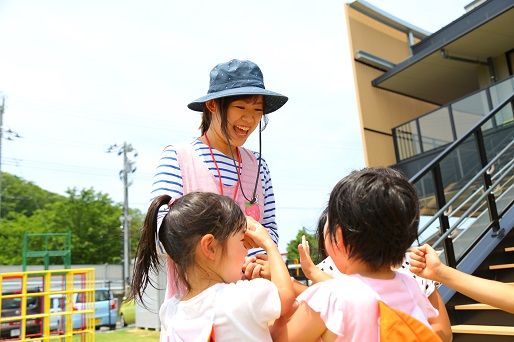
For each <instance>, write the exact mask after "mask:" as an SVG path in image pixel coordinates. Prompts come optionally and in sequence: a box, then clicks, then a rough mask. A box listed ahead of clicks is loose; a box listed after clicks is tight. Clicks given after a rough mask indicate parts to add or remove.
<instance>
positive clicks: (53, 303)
mask: <svg viewBox="0 0 514 342" xmlns="http://www.w3.org/2000/svg"><path fill="white" fill-rule="evenodd" d="M65 303H66V297H65V295H63V294H54V295H50V313H54V312H61V311H64V309H65ZM64 322H65V316H64V315H63V316H50V331H56V330H58V331H59V332H62V331H64V324H65V323H64Z"/></svg>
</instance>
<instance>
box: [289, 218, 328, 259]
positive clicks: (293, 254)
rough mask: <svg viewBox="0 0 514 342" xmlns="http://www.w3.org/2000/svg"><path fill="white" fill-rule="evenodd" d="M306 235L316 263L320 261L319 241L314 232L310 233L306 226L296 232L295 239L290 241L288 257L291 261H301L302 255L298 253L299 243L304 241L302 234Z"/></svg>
mask: <svg viewBox="0 0 514 342" xmlns="http://www.w3.org/2000/svg"><path fill="white" fill-rule="evenodd" d="M303 235H305V239H306V240H307V241H308V242H309V246H310V255H311V258H312V261H314V263H316V264H317V263H318V262H320V261H321V260H318V259H319V258H318V241H317V240H316V236H315V235H314V234H310V233H309V232H308V231H307V229H306V228H305V227H302V229H300V230H299V231H298V233H297V234H296V238H295V239H294V240H291V241H289V243H288V244H287V259H288V260H289V261H291V262H300V255H299V254H298V245H299V244H301V243H302V236H303Z"/></svg>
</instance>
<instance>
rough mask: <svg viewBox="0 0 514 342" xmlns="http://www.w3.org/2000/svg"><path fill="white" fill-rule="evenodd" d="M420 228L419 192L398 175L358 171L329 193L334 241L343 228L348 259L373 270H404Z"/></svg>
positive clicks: (390, 171) (379, 170)
mask: <svg viewBox="0 0 514 342" xmlns="http://www.w3.org/2000/svg"><path fill="white" fill-rule="evenodd" d="M418 224H419V202H418V197H417V195H416V190H415V189H414V187H413V186H412V185H411V184H410V183H409V181H408V180H407V179H406V178H405V177H404V176H403V175H402V174H401V173H400V172H398V171H396V170H393V169H389V168H365V169H362V170H360V171H353V172H352V173H350V174H349V175H348V176H346V177H344V178H343V179H342V180H340V181H339V183H337V185H336V186H335V187H334V189H333V190H332V192H331V194H330V199H329V203H328V233H329V234H330V240H331V241H332V242H335V241H336V232H337V229H339V228H341V229H342V234H343V243H344V247H345V248H346V250H347V252H348V257H349V258H356V259H359V260H361V261H363V262H365V263H366V264H367V265H368V266H369V267H370V268H371V269H372V270H377V269H379V268H380V267H382V266H384V265H389V266H396V265H400V264H401V262H402V260H403V258H404V256H405V252H406V251H407V249H408V248H409V247H410V246H411V245H412V243H413V242H414V240H415V239H416V237H417V233H418Z"/></svg>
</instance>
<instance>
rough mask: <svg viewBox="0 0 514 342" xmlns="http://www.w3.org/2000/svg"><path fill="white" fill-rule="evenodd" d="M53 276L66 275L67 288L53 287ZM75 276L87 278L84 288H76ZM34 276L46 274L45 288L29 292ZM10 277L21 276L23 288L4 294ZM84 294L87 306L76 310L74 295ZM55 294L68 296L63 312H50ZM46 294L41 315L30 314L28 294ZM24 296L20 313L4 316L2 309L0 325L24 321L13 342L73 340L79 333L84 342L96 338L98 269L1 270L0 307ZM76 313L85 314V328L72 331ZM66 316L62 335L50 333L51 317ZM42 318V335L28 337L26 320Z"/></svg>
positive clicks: (65, 284) (32, 295)
mask: <svg viewBox="0 0 514 342" xmlns="http://www.w3.org/2000/svg"><path fill="white" fill-rule="evenodd" d="M53 275H61V276H64V279H65V283H64V290H62V289H60V290H52V288H51V281H52V276H53ZM76 275H80V276H84V278H85V281H83V282H81V285H83V287H81V288H76V287H75V283H74V277H75V276H76ZM31 277H43V284H42V286H43V291H42V292H30V293H29V294H27V281H28V279H30V278H31ZM7 279H21V291H20V293H16V294H9V295H3V287H4V282H5V281H6V280H7ZM74 293H85V309H83V310H73V294H74ZM54 294H64V295H65V298H66V304H65V310H64V311H61V312H52V313H51V312H50V296H51V295H54ZM38 296H42V297H43V303H44V305H43V309H44V310H43V312H42V313H40V314H34V315H27V297H38ZM8 298H21V312H20V315H19V316H12V317H5V318H3V317H2V314H1V312H0V324H1V323H6V322H11V321H21V327H20V336H19V339H15V340H13V341H49V340H55V339H61V340H64V341H66V342H68V341H73V335H77V334H80V335H81V337H82V338H81V340H82V341H83V342H94V341H95V269H94V268H81V269H61V270H45V271H28V272H9V273H0V307H1V305H2V300H3V299H8ZM74 314H85V317H86V319H85V329H81V330H73V316H72V315H74ZM51 316H64V317H65V328H64V331H63V333H62V334H61V333H60V332H58V334H50V317H51ZM34 318H43V336H41V337H34V338H28V337H26V321H27V319H34Z"/></svg>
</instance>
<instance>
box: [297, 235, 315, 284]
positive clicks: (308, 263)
mask: <svg viewBox="0 0 514 342" xmlns="http://www.w3.org/2000/svg"><path fill="white" fill-rule="evenodd" d="M298 254H300V265H301V266H302V271H303V274H305V276H306V277H307V278H309V279H311V275H312V272H313V271H315V269H317V267H316V265H314V262H312V259H311V255H310V247H309V242H308V241H307V240H306V239H305V235H304V236H302V243H301V244H299V245H298ZM311 280H312V279H311Z"/></svg>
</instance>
